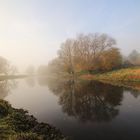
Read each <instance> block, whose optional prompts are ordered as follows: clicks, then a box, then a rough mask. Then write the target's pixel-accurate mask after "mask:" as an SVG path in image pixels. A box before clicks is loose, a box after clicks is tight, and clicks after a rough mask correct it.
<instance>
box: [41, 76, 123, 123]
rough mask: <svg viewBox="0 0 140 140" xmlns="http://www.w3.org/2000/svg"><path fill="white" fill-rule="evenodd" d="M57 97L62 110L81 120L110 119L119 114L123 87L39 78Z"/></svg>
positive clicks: (92, 82)
mask: <svg viewBox="0 0 140 140" xmlns="http://www.w3.org/2000/svg"><path fill="white" fill-rule="evenodd" d="M39 83H40V84H41V85H48V87H49V88H50V90H51V91H52V92H53V93H54V94H55V95H57V96H58V97H59V104H60V105H61V106H62V110H63V112H65V113H66V114H67V115H69V116H74V117H75V118H77V119H79V120H80V121H82V122H85V121H98V122H101V121H110V120H112V119H113V118H114V117H116V116H117V115H118V114H119V108H118V107H119V105H120V104H121V101H122V98H123V88H122V87H120V88H118V87H116V86H112V85H108V84H103V83H100V82H95V81H79V80H72V79H71V80H61V81H60V80H58V79H49V80H48V79H47V80H45V78H43V79H41V78H40V79H39Z"/></svg>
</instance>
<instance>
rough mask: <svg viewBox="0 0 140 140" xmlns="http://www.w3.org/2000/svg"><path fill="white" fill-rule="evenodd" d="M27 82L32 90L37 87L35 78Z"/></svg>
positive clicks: (30, 78) (27, 79) (28, 79)
mask: <svg viewBox="0 0 140 140" xmlns="http://www.w3.org/2000/svg"><path fill="white" fill-rule="evenodd" d="M25 81H26V84H27V85H28V86H29V87H31V88H33V87H35V85H36V79H35V78H34V77H28V78H25Z"/></svg>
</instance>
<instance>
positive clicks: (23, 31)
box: [0, 0, 140, 72]
mask: <svg viewBox="0 0 140 140" xmlns="http://www.w3.org/2000/svg"><path fill="white" fill-rule="evenodd" d="M139 13H140V1H138V0H123V1H122V0H116V1H112V0H12V1H11V0H0V56H3V57H5V58H7V59H8V60H9V61H10V63H12V64H14V65H16V66H17V67H18V69H19V71H20V72H24V71H25V69H26V68H27V67H28V66H29V65H34V66H36V67H37V66H39V65H41V64H47V63H48V62H49V61H50V60H51V59H53V58H54V57H55V56H56V55H57V50H58V49H59V47H60V44H61V43H62V42H63V41H65V40H66V39H67V38H74V37H75V36H77V34H79V33H96V32H98V33H107V34H109V35H111V36H112V37H113V38H115V39H116V41H117V47H118V48H120V49H121V52H122V53H123V54H124V55H128V54H129V53H130V52H131V51H132V50H133V49H136V50H138V51H139V50H140V49H139V46H140V40H139V36H140V28H139V25H140V16H139Z"/></svg>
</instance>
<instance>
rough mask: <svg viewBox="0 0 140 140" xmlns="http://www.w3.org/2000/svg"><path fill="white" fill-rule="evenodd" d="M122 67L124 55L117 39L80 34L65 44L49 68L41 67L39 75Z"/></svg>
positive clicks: (99, 35)
mask: <svg viewBox="0 0 140 140" xmlns="http://www.w3.org/2000/svg"><path fill="white" fill-rule="evenodd" d="M121 65H122V55H121V53H120V51H119V49H118V48H117V47H116V41H115V39H113V38H112V37H110V36H108V35H107V34H97V33H96V34H87V35H85V34H80V35H78V36H77V37H76V38H73V39H67V40H66V41H65V42H63V43H62V44H61V47H60V49H59V50H58V56H57V58H55V59H54V60H52V61H51V62H50V63H49V64H48V67H45V66H44V67H40V68H39V73H42V74H43V73H44V74H45V73H47V72H51V73H59V72H67V73H70V74H72V73H75V72H80V71H89V72H91V71H109V70H113V69H116V68H120V67H121ZM41 71H42V72H41Z"/></svg>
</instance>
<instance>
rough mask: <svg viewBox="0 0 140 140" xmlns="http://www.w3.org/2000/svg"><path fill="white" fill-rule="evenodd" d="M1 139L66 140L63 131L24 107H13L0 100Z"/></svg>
mask: <svg viewBox="0 0 140 140" xmlns="http://www.w3.org/2000/svg"><path fill="white" fill-rule="evenodd" d="M0 139H2V140H3V139H4V140H65V137H64V136H63V135H62V133H61V132H60V131H59V130H57V129H56V128H55V127H52V126H50V125H49V124H46V123H39V122H38V121H37V120H36V118H35V117H34V116H32V115H29V114H28V112H27V111H25V110H23V109H15V108H13V107H12V106H11V105H10V104H9V103H8V102H7V101H4V100H0Z"/></svg>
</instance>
